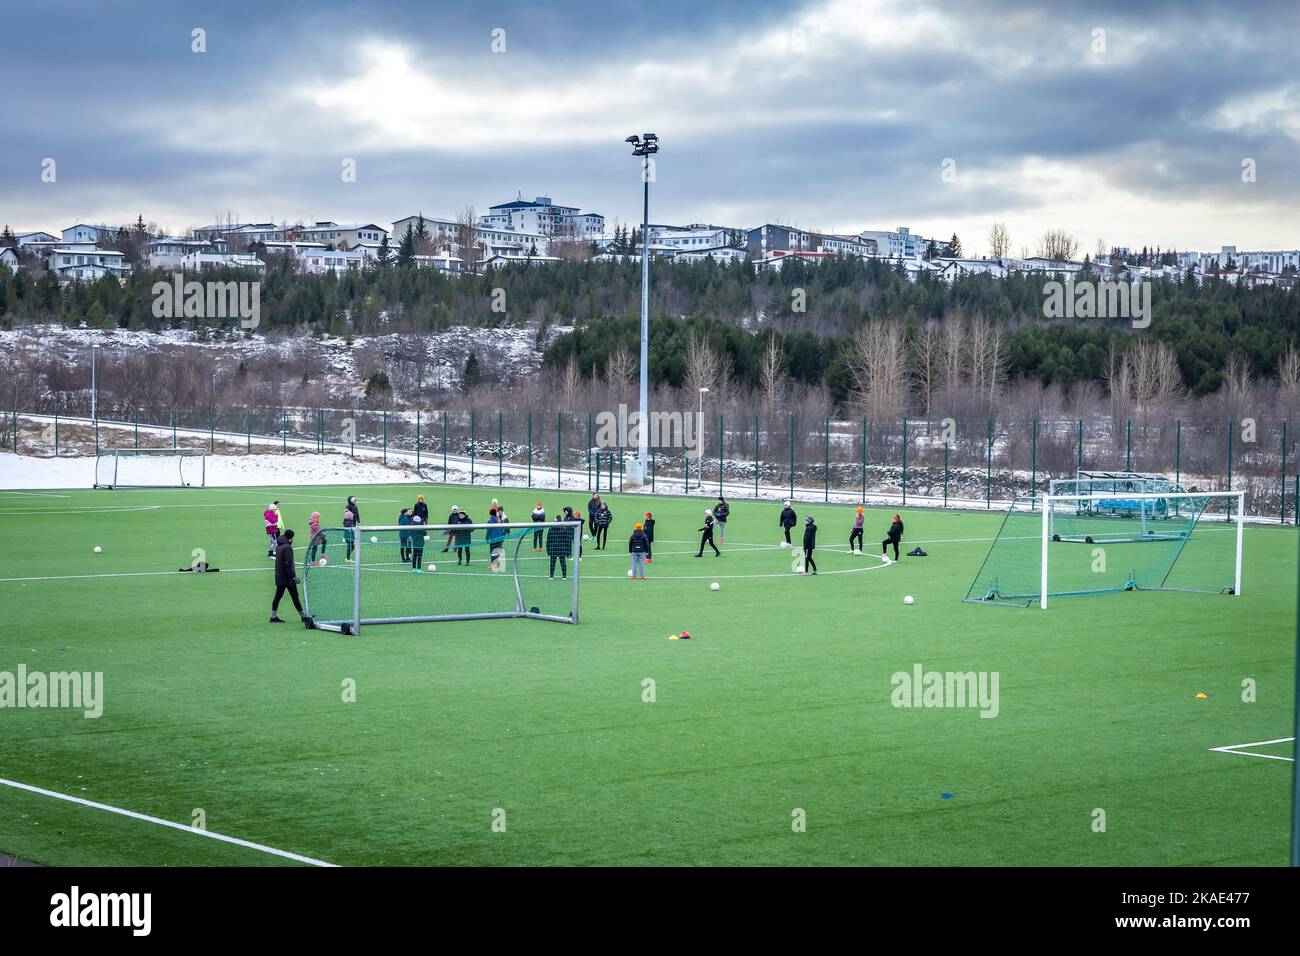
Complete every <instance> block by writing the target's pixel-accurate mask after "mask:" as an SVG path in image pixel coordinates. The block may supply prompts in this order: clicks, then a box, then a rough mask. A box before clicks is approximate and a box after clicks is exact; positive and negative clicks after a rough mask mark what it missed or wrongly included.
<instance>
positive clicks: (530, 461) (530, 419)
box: [528, 412, 533, 488]
mask: <svg viewBox="0 0 1300 956" xmlns="http://www.w3.org/2000/svg"><path fill="white" fill-rule="evenodd" d="M532 486H533V413H532V412H529V413H528V487H529V488H531V487H532Z"/></svg>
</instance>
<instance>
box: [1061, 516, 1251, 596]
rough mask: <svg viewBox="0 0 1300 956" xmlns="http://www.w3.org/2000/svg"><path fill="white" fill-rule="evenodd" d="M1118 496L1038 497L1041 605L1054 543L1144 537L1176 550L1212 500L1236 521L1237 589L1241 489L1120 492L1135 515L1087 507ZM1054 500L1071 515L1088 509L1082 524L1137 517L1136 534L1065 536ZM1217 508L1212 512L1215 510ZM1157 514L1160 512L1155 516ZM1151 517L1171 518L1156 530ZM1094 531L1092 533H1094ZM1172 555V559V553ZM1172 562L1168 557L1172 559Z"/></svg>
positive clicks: (1236, 588)
mask: <svg viewBox="0 0 1300 956" xmlns="http://www.w3.org/2000/svg"><path fill="white" fill-rule="evenodd" d="M1117 497H1119V496H1117V495H1116V494H1114V493H1111V494H1089V495H1077V494H1075V495H1068V494H1067V495H1054V494H1049V495H1047V496H1045V497H1044V498H1043V509H1042V555H1041V568H1040V573H1041V582H1040V585H1039V595H1038V597H1039V602H1038V606H1039V607H1040V608H1043V609H1046V608H1047V595H1048V593H1049V587H1048V584H1049V582H1048V572H1049V569H1050V567H1051V544H1053V543H1055V542H1079V543H1084V544H1101V545H1105V544H1109V543H1117V544H1129V545H1134V546H1137V547H1147V546H1148V545H1147V544H1146V543H1145V542H1148V541H1149V542H1159V541H1164V542H1179V547H1180V549H1181V547H1182V545H1183V544H1185V543H1186V541H1187V539H1188V538H1190V537H1191V536H1192V534H1193V532H1194V531H1195V528H1196V526H1197V524H1199V523H1200V519H1201V517H1202V515H1203V514H1204V513H1205V511H1206V510H1207V507H1208V505H1209V504H1210V503H1211V502H1219V503H1221V504H1222V505H1226V506H1227V511H1226V517H1227V519H1228V520H1235V523H1236V544H1235V548H1234V549H1233V553H1234V558H1233V572H1232V580H1233V583H1232V591H1231V593H1232V594H1234V595H1239V594H1241V548H1242V538H1243V534H1244V530H1245V513H1246V493H1245V492H1244V491H1199V492H1182V491H1179V492H1163V493H1159V492H1144V493H1139V494H1135V493H1131V492H1125V493H1122V498H1123V500H1124V501H1125V502H1126V503H1127V502H1132V504H1133V507H1132V510H1133V511H1135V512H1136V514H1135V515H1132V516H1125V515H1122V514H1111V513H1108V514H1105V515H1100V514H1096V513H1093V512H1091V507H1095V504H1096V503H1100V502H1113V501H1114V500H1115V499H1116V498H1117ZM1058 505H1066V506H1067V507H1069V506H1073V507H1072V508H1070V509H1069V510H1070V511H1071V512H1073V514H1074V515H1080V514H1087V517H1086V518H1085V519H1083V520H1086V521H1087V522H1090V524H1089V525H1088V526H1087V528H1088V529H1089V530H1090V529H1092V528H1105V527H1106V526H1107V525H1106V523H1110V524H1111V525H1112V526H1113V525H1117V524H1120V523H1124V522H1129V523H1130V524H1131V522H1132V521H1134V520H1136V521H1137V522H1138V525H1137V528H1136V532H1137V533H1136V534H1135V533H1134V530H1135V529H1133V528H1131V527H1130V528H1129V529H1126V531H1124V532H1121V533H1120V535H1118V536H1115V535H1111V534H1109V533H1107V532H1105V531H1102V532H1100V533H1097V532H1094V533H1082V534H1076V535H1070V536H1065V535H1062V534H1060V533H1059V526H1058V524H1057V511H1058V508H1057V506H1058ZM1218 513H1219V512H1216V514H1218ZM1156 515H1159V516H1160V517H1158V518H1157V517H1156ZM1156 521H1166V522H1168V521H1172V522H1173V523H1172V524H1171V526H1170V527H1169V528H1168V529H1162V530H1159V531H1157V530H1156V529H1155V528H1154V527H1153V526H1154V524H1155V522H1156ZM1094 534H1095V535H1096V536H1095V537H1094ZM1174 560H1177V556H1176V555H1175V557H1174ZM1171 565H1172V562H1171Z"/></svg>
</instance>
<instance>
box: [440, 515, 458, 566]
mask: <svg viewBox="0 0 1300 956" xmlns="http://www.w3.org/2000/svg"><path fill="white" fill-rule="evenodd" d="M447 524H460V509H459V508H457V507H456V506H455V505H452V506H451V514H449V515H447ZM455 540H456V532H455V531H448V532H447V543H446V544H444V545H443V546H442V553H443V554H446V553H447V550H448V549H449V548H450V547H451V546H452V543H453V542H454V541H455ZM456 563H457V564H459V563H460V562H459V561H458V562H456Z"/></svg>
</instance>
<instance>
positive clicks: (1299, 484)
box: [1291, 475, 1300, 525]
mask: <svg viewBox="0 0 1300 956" xmlns="http://www.w3.org/2000/svg"><path fill="white" fill-rule="evenodd" d="M1294 484H1295V491H1293V492H1292V493H1291V500H1292V502H1294V508H1295V510H1294V511H1292V512H1291V524H1293V525H1300V475H1296V476H1295V479H1294Z"/></svg>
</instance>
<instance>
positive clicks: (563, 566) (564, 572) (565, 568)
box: [551, 554, 569, 578]
mask: <svg viewBox="0 0 1300 956" xmlns="http://www.w3.org/2000/svg"><path fill="white" fill-rule="evenodd" d="M556 561H559V562H560V574H561V576H563V577H566V578H567V577H568V576H569V560H568V558H567V557H565V556H564V555H562V554H553V555H551V577H555V562H556Z"/></svg>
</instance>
